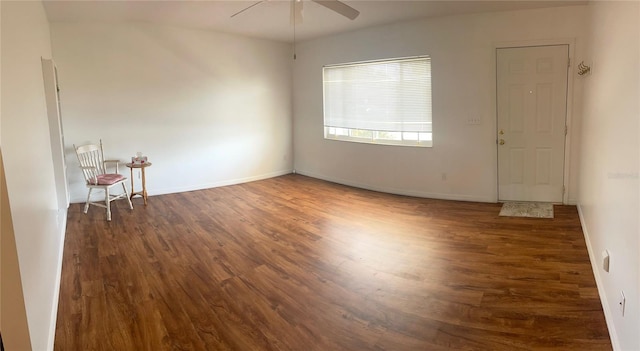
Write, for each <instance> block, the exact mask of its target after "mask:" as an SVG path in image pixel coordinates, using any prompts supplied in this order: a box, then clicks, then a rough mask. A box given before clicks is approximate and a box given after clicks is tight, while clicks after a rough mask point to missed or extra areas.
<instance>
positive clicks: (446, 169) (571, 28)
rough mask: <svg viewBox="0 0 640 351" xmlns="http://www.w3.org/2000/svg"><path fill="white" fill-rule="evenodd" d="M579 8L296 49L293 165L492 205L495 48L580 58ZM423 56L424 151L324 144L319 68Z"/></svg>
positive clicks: (451, 21) (427, 26)
mask: <svg viewBox="0 0 640 351" xmlns="http://www.w3.org/2000/svg"><path fill="white" fill-rule="evenodd" d="M585 10H586V8H585V7H584V6H572V7H567V8H554V9H544V10H529V11H518V12H499V13H487V14H475V15H465V16H455V17H444V18H435V19H426V20H420V21H414V22H406V23H400V24H396V25H389V26H383V27H376V28H371V29H365V30H361V31H356V32H352V33H347V34H341V35H336V36H332V37H326V38H321V39H317V40H313V41H308V42H304V43H300V44H299V45H298V46H297V51H298V55H297V57H298V59H297V60H296V61H295V63H294V150H295V163H294V168H295V169H296V171H297V172H299V173H303V174H307V175H311V176H314V177H318V178H323V179H328V180H333V181H337V182H340V183H345V184H350V185H356V186H360V187H365V188H370V189H376V190H382V191H387V192H394V193H400V194H407V195H417V196H425V197H434V198H445V199H460V200H473V201H488V202H491V201H496V200H497V186H496V182H497V181H496V179H497V175H496V173H497V170H496V169H497V160H496V144H495V139H496V130H495V129H496V127H495V126H496V117H495V116H496V112H495V110H496V107H495V84H496V83H495V82H496V78H495V50H494V48H495V46H496V45H498V44H501V43H504V42H511V41H518V42H520V43H523V42H528V41H539V40H555V39H561V41H563V40H564V39H568V41H567V43H568V42H571V41H574V42H575V45H573V46H575V48H572V49H575V50H574V51H575V53H576V54H580V53H581V50H582V48H583V47H584V38H583V37H582V35H583V34H582V32H583V30H584V24H585V21H584V20H585ZM424 54H427V55H430V56H431V58H432V70H433V73H432V74H433V78H432V85H433V128H434V137H433V138H434V146H433V148H407V147H395V146H378V145H369V144H355V143H347V142H339V141H328V140H324V139H323V129H322V123H323V116H322V66H323V65H325V64H333V63H340V62H351V61H362V60H371V59H380V58H390V57H403V56H411V55H424ZM572 80H573V75H572ZM572 83H573V81H572ZM572 86H573V88H572V89H573V90H572V91H574V92H577V91H579V89H580V87H579V83H577V82H576V84H572ZM569 104H571V105H570V107H571V106H572V105H573V97H569ZM574 114H575V113H574ZM472 115H474V116H475V115H478V116H480V117H481V120H482V122H481V124H480V125H470V124H468V123H467V120H468V118H469V117H470V116H472ZM573 122H574V123H576V124H577V123H578V122H579V120H577V119H575V118H574V119H573ZM572 130H573V128H571V131H572ZM571 137H572V139H571V140H572V141H573V144H572V147H571V148H569V149H570V150H569V151H574V150H573V149H574V148H575V145H576V143H577V139H578V138H577V135H576V134H575V133H572V134H571ZM572 161H573V159H572ZM576 167H577V166H576V162H575V161H573V162H572V169H571V170H572V172H571V173H570V177H571V178H570V182H569V185H570V187H569V201H575V193H576V187H577V181H576V180H575V179H576V172H575V170H576ZM443 173H446V180H443Z"/></svg>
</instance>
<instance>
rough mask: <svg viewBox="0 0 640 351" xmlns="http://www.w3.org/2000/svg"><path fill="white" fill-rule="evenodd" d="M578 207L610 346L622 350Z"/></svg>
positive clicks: (587, 231) (598, 268)
mask: <svg viewBox="0 0 640 351" xmlns="http://www.w3.org/2000/svg"><path fill="white" fill-rule="evenodd" d="M577 208H578V216H579V217H580V225H581V226H582V233H583V234H584V241H585V242H586V244H587V251H588V252H589V261H591V269H592V270H593V276H594V277H595V279H596V286H597V287H598V295H599V296H600V304H601V305H602V310H603V311H604V318H605V320H606V322H607V329H608V330H609V337H610V338H611V346H612V347H613V350H614V351H618V350H622V348H621V347H620V341H619V340H618V334H617V333H616V328H615V326H614V324H613V315H612V314H611V309H610V308H609V304H608V303H607V294H606V292H605V290H604V288H603V284H602V278H601V277H600V265H599V264H598V259H597V257H598V256H597V255H596V254H595V253H594V252H593V247H592V246H591V241H590V240H589V237H590V236H589V229H588V228H587V223H586V221H585V219H584V215H583V214H582V207H581V206H580V204H578V205H577Z"/></svg>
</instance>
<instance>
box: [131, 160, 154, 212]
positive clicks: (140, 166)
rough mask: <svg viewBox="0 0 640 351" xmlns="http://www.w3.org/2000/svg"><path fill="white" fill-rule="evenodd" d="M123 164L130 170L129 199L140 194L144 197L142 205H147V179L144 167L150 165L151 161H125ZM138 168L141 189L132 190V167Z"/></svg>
mask: <svg viewBox="0 0 640 351" xmlns="http://www.w3.org/2000/svg"><path fill="white" fill-rule="evenodd" d="M125 166H127V167H129V169H130V170H131V195H130V199H133V197H134V196H136V195H140V196H142V198H143V199H144V205H145V206H147V181H146V179H145V174H144V169H145V168H147V167H150V166H151V162H145V163H127V164H125ZM134 168H138V169H140V170H141V171H142V191H134V187H133V169H134Z"/></svg>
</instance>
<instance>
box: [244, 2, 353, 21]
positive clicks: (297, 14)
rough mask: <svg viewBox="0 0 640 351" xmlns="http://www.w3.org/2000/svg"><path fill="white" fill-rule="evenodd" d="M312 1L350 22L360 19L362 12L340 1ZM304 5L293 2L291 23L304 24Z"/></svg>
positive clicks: (256, 4) (258, 3)
mask: <svg viewBox="0 0 640 351" xmlns="http://www.w3.org/2000/svg"><path fill="white" fill-rule="evenodd" d="M269 1H270V0H261V1H258V2H256V3H255V4H253V5H250V6H248V7H245V8H244V9H242V10H240V11H238V12H236V13H234V14H233V15H231V17H235V16H237V15H239V14H241V13H243V12H245V11H247V10H249V9H251V8H253V7H255V6H258V5H260V4H263V3H265V2H269ZM311 1H313V2H315V3H316V4H319V5H322V6H324V7H326V8H328V9H329V10H332V11H334V12H336V13H338V14H340V15H342V16H344V17H347V18H348V19H350V20H354V19H356V17H358V15H360V11H358V10H356V9H354V8H353V7H351V6H349V5H347V4H345V3H344V2H342V1H339V0H311ZM302 4H303V1H302V0H291V22H292V23H293V24H296V23H302Z"/></svg>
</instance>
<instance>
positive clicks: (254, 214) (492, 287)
mask: <svg viewBox="0 0 640 351" xmlns="http://www.w3.org/2000/svg"><path fill="white" fill-rule="evenodd" d="M135 205H136V207H135V209H134V210H133V211H130V210H129V209H128V206H126V204H125V203H123V202H116V203H114V205H113V215H112V216H113V220H112V221H111V222H106V221H105V220H104V213H102V211H100V210H99V209H94V208H92V209H91V210H90V211H89V213H88V214H83V213H82V207H83V206H82V205H81V204H73V205H72V206H71V207H70V209H69V215H68V226H67V234H66V239H65V240H66V241H65V251H64V257H63V270H62V278H61V291H60V301H59V311H58V321H57V329H56V339H55V350H150V351H151V350H153V351H155V350H242V351H245V350H305V351H307V350H318V351H326V350H331V351H333V350H336V351H339V350H375V351H381V350H394V351H403V350H436V351H437V350H510V351H511V350H611V349H612V348H611V343H610V339H609V334H608V331H607V327H606V324H605V320H604V314H603V311H602V307H601V305H600V299H599V297H598V291H597V287H596V284H595V280H594V277H593V273H592V270H591V266H590V263H589V257H588V254H587V249H586V245H585V241H584V237H583V234H582V230H581V227H580V221H579V219H578V215H577V211H576V208H575V207H573V206H555V209H554V210H555V218H553V219H538V218H511V217H500V216H498V213H499V212H500V204H486V203H470V202H457V201H443V200H432V199H420V198H412V197H405V196H395V195H389V194H382V193H377V192H372V191H366V190H361V189H354V188H350V187H346V186H342V185H338V184H333V183H328V182H324V181H320V180H316V179H312V178H308V177H304V176H300V175H287V176H282V177H277V178H272V179H268V180H263V181H258V182H252V183H246V184H240V185H234V186H228V187H220V188H215V189H208V190H201V191H194V192H187V193H181V194H170V195H162V196H154V197H152V198H150V199H149V205H148V206H146V207H144V206H140V205H139V203H138V202H135Z"/></svg>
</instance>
